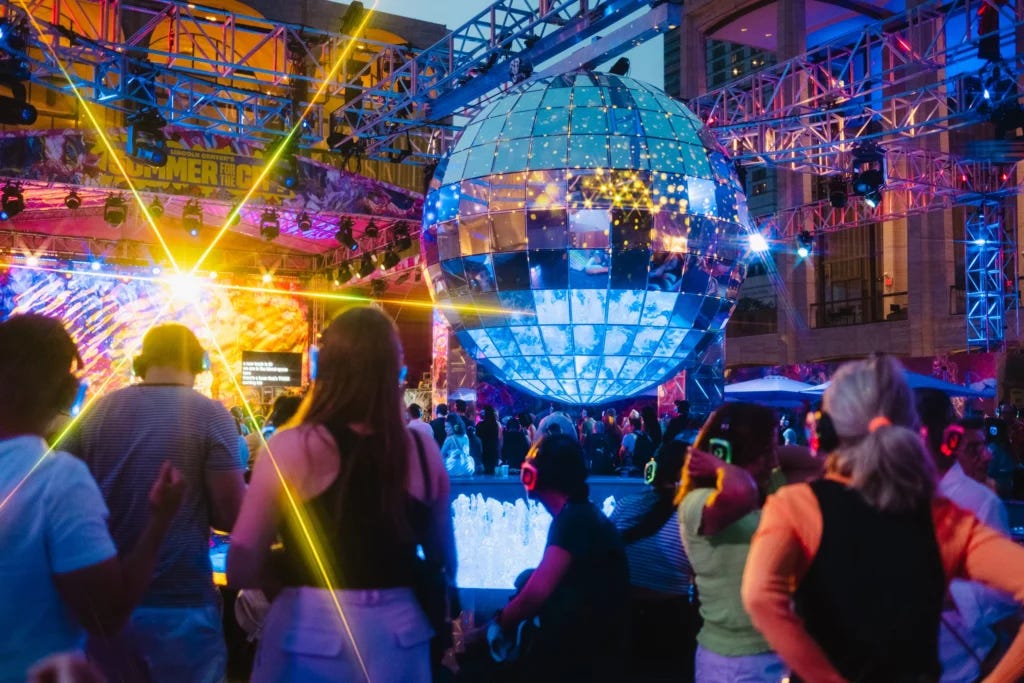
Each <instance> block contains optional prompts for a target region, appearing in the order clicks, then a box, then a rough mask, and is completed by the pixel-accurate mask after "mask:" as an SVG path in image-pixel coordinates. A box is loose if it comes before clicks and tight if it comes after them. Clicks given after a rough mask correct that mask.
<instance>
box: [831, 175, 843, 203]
mask: <svg viewBox="0 0 1024 683" xmlns="http://www.w3.org/2000/svg"><path fill="white" fill-rule="evenodd" d="M846 196H847V195H846V178H844V177H843V176H841V175H837V176H832V178H831V179H829V181H828V203H829V204H830V205H831V206H832V208H833V209H842V208H845V207H846Z"/></svg>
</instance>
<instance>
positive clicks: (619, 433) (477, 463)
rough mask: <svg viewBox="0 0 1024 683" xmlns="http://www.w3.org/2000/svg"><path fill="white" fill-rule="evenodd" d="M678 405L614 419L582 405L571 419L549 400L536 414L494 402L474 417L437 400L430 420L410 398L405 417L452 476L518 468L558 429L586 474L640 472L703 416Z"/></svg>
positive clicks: (609, 412)
mask: <svg viewBox="0 0 1024 683" xmlns="http://www.w3.org/2000/svg"><path fill="white" fill-rule="evenodd" d="M676 411H677V412H676V414H675V415H673V416H671V417H668V416H666V417H663V418H660V419H659V418H658V416H657V411H656V410H655V408H654V407H653V406H645V407H643V408H642V409H641V410H640V411H637V410H631V411H629V413H627V414H626V415H624V416H623V417H622V418H621V420H617V417H616V411H615V409H614V408H608V409H605V410H603V411H601V413H600V416H599V418H597V419H595V418H594V417H591V415H590V413H589V411H588V410H587V409H586V408H583V409H581V410H580V411H579V413H578V416H577V417H576V418H575V419H574V418H573V416H572V415H571V414H570V412H569V411H567V410H562V409H560V408H558V407H557V406H556V405H555V404H554V403H551V404H549V407H548V409H547V410H546V411H544V412H542V413H540V414H539V415H535V414H534V413H531V412H525V411H524V412H519V413H516V414H511V413H510V414H508V415H505V416H504V417H499V416H498V413H497V411H496V410H495V408H494V407H493V406H489V405H484V406H482V407H481V409H480V414H481V417H480V419H479V420H477V415H476V410H475V409H474V408H473V407H472V406H471V405H470V404H469V403H467V402H466V401H464V400H461V399H457V400H455V401H454V402H453V405H452V406H451V407H449V406H448V405H447V404H444V403H442V404H440V405H438V406H437V408H436V414H437V417H436V418H434V419H433V420H431V421H429V422H428V421H427V420H426V419H424V414H423V407H422V406H421V405H419V404H418V403H412V404H410V405H409V407H408V409H407V419H408V426H409V428H410V429H412V430H415V431H418V432H420V433H422V434H424V435H426V436H433V438H434V440H435V441H436V442H437V445H438V447H439V448H440V449H441V456H442V458H443V459H444V463H445V469H446V470H447V471H448V474H449V475H450V476H471V475H473V474H487V475H494V474H496V473H498V472H500V471H501V470H499V468H500V467H501V466H504V467H506V468H508V469H509V470H511V471H513V472H515V471H518V470H519V468H520V467H521V466H522V463H523V461H524V460H525V458H526V454H527V452H528V451H529V450H530V446H531V445H532V444H535V443H536V442H537V441H538V440H539V439H540V438H541V437H543V436H553V435H556V434H563V435H566V436H572V437H574V438H576V439H577V440H578V441H579V443H580V446H581V447H582V448H583V458H584V462H585V464H586V467H587V471H588V472H589V473H590V474H635V475H640V474H641V473H642V471H643V468H644V466H645V465H646V464H647V463H648V462H650V460H651V459H652V458H653V457H654V454H655V452H656V451H657V449H658V447H659V446H660V445H661V443H662V441H672V440H674V439H676V438H684V439H685V438H689V439H690V440H692V437H693V436H694V435H695V434H696V432H697V430H698V428H699V427H700V424H701V422H702V420H701V419H700V418H699V417H697V416H691V415H690V408H689V402H688V401H685V400H679V401H676ZM428 430H429V432H428ZM505 474H507V472H505Z"/></svg>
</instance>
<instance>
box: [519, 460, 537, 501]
mask: <svg viewBox="0 0 1024 683" xmlns="http://www.w3.org/2000/svg"><path fill="white" fill-rule="evenodd" d="M538 478H539V477H538V472H537V468H536V466H535V465H534V464H533V463H532V462H530V459H527V460H524V461H523V464H522V466H521V467H520V469H519V481H521V482H523V487H524V488H526V491H527V493H533V490H534V489H535V488H537V479H538Z"/></svg>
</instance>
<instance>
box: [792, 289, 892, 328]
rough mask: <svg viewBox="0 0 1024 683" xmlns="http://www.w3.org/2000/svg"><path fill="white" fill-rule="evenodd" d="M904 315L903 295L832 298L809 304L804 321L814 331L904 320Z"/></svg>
mask: <svg viewBox="0 0 1024 683" xmlns="http://www.w3.org/2000/svg"><path fill="white" fill-rule="evenodd" d="M908 313H909V310H908V308H907V293H906V292H891V293H889V294H883V295H881V296H877V297H866V296H865V297H855V298H851V299H833V300H832V301H827V302H824V303H815V304H811V307H810V317H809V318H808V320H809V321H810V323H811V327H814V328H822V327H846V326H848V325H865V324H868V323H881V322H892V321H895V320H906V319H907V315H908Z"/></svg>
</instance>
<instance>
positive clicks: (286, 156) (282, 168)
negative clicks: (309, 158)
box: [263, 135, 299, 192]
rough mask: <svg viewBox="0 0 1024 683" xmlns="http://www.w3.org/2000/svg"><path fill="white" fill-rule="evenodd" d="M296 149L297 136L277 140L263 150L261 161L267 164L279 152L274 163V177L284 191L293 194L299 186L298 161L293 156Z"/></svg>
mask: <svg viewBox="0 0 1024 683" xmlns="http://www.w3.org/2000/svg"><path fill="white" fill-rule="evenodd" d="M297 147H298V135H293V136H292V137H291V138H288V137H283V138H279V139H278V140H276V141H274V142H272V143H270V144H268V145H267V146H266V147H265V148H264V149H263V159H264V160H265V161H268V162H269V161H270V160H271V159H272V158H274V155H275V154H278V150H280V154H279V155H278V156H277V161H276V162H274V176H275V177H276V178H277V182H279V183H280V184H281V185H282V186H284V188H285V189H286V190H290V191H293V192H294V191H295V190H296V189H297V188H298V186H299V160H298V158H296V156H295V154H296V148H297Z"/></svg>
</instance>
